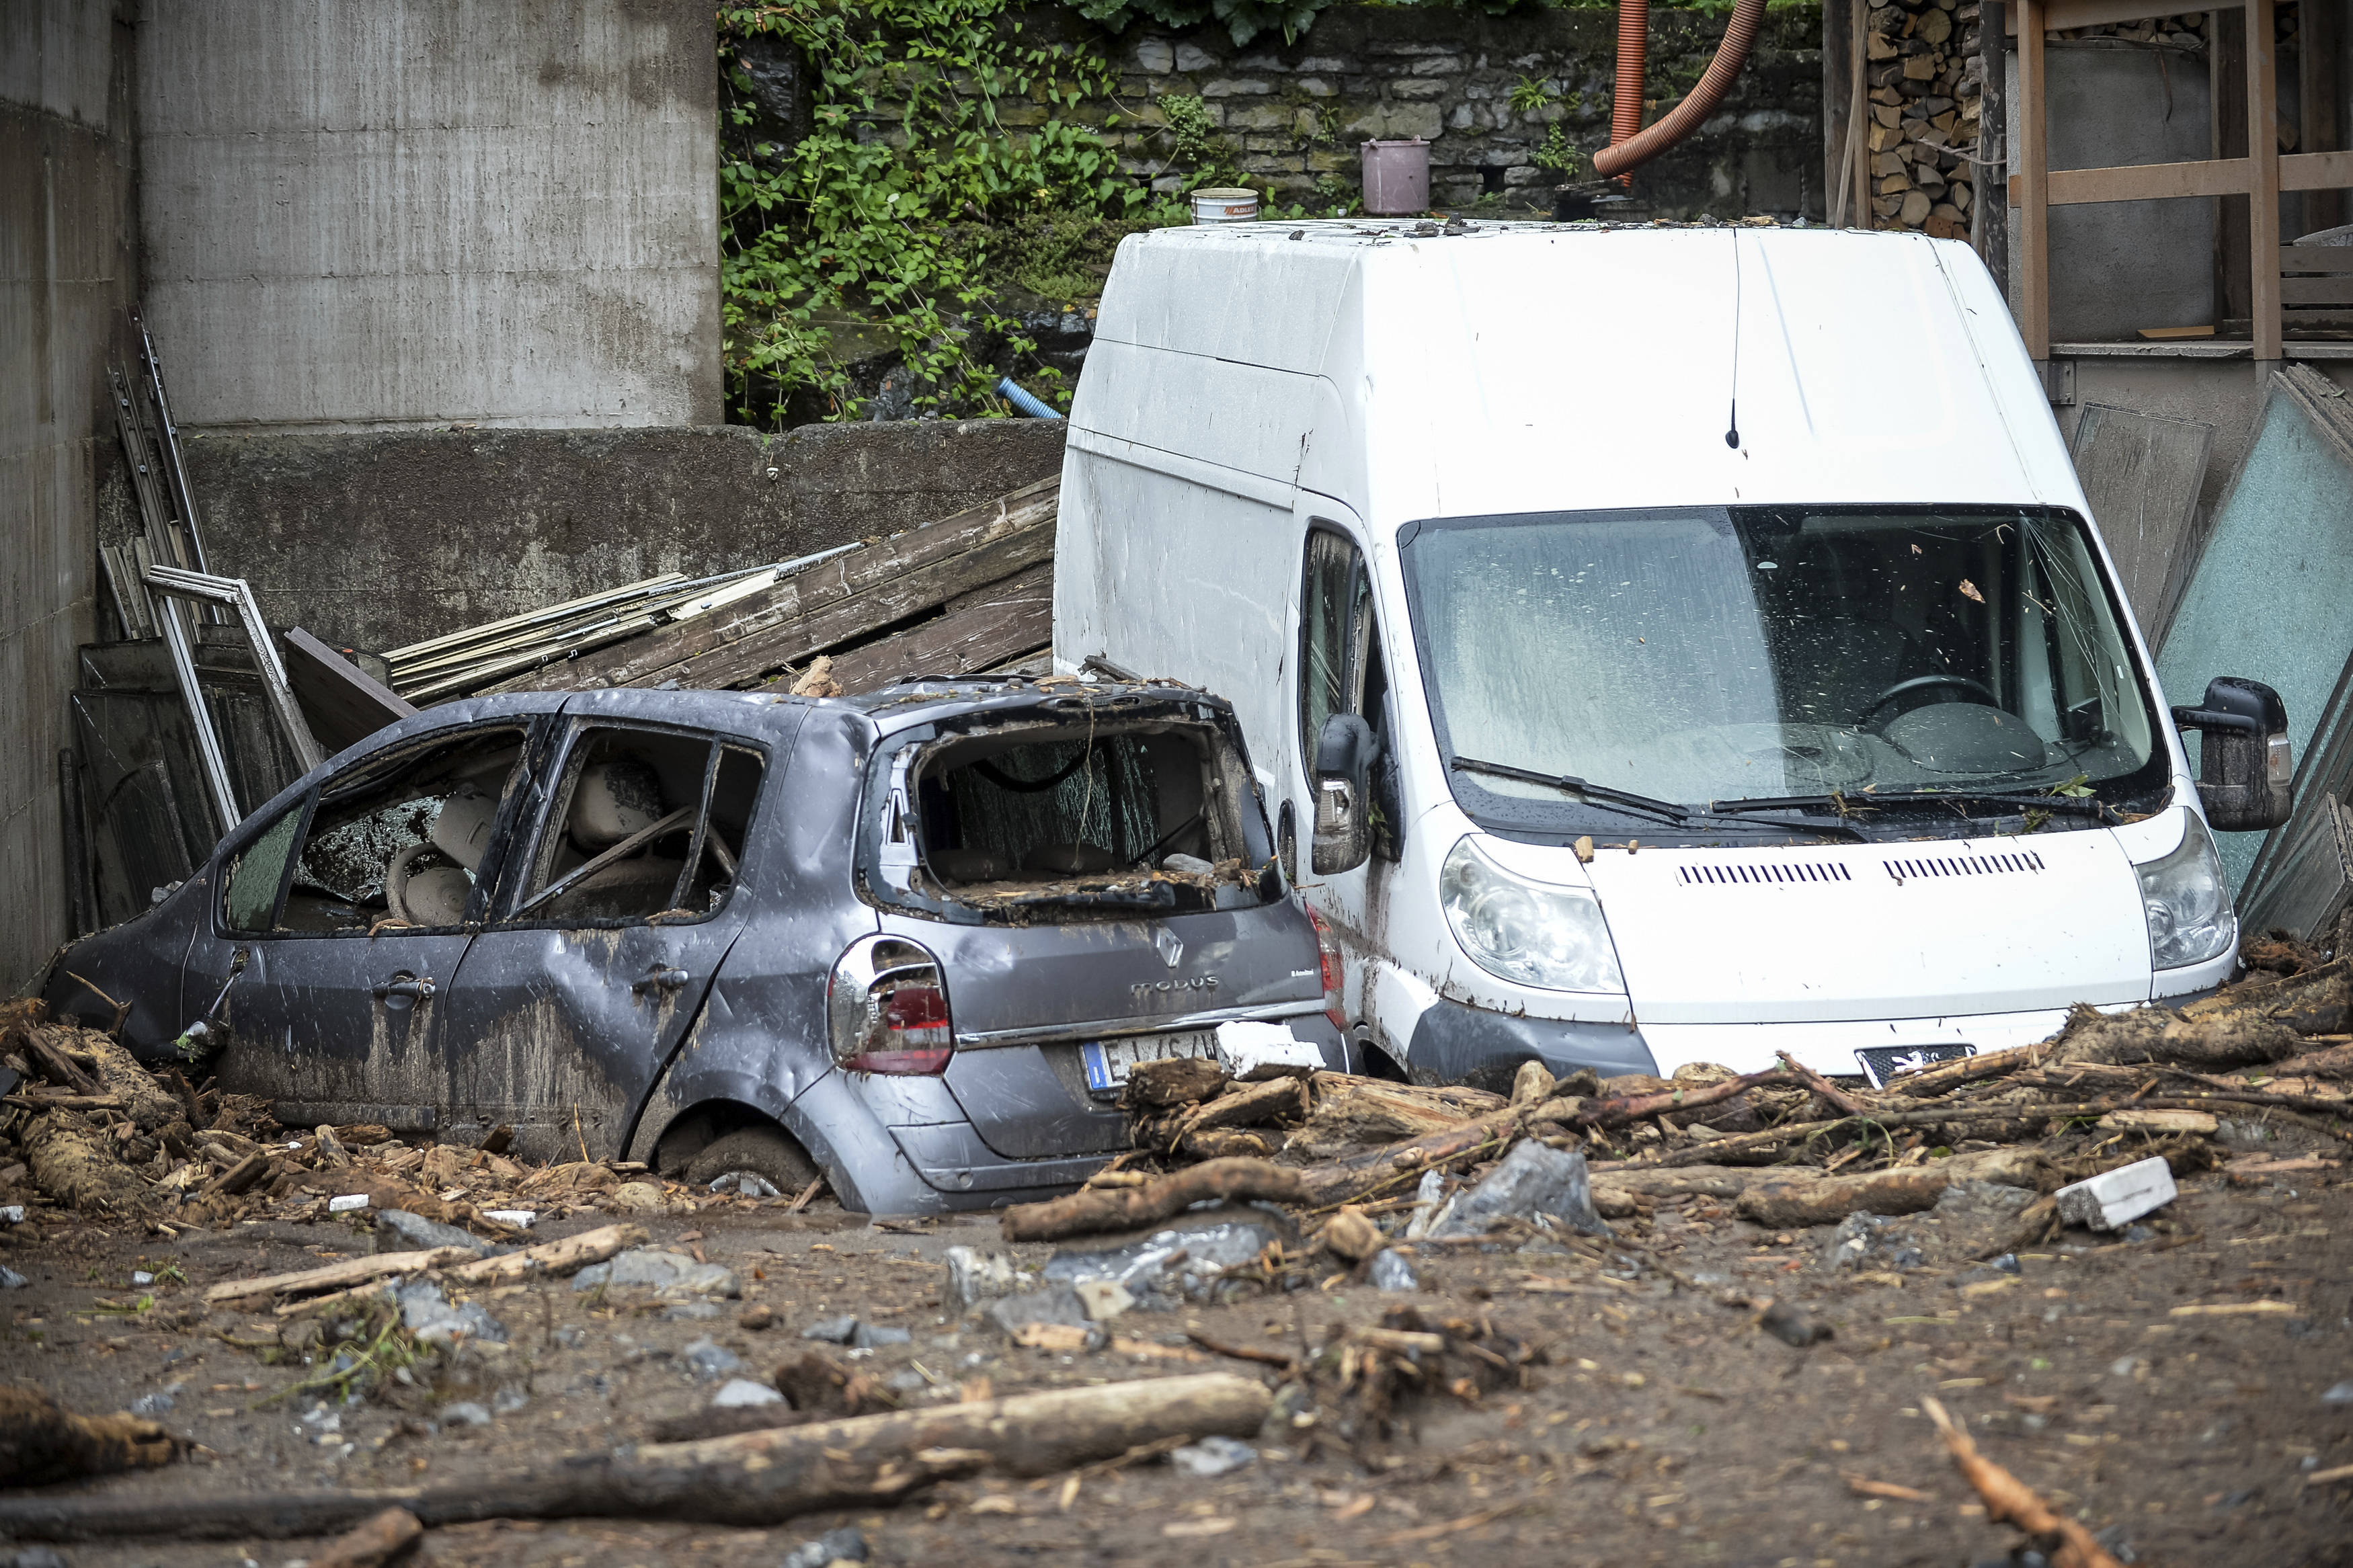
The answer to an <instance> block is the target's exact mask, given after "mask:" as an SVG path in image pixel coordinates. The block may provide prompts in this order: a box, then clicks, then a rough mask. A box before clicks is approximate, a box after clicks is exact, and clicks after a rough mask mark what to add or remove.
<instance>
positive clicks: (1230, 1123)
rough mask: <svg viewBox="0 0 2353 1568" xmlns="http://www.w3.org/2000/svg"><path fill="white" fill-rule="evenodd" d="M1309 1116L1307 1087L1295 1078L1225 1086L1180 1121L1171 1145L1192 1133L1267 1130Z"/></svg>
mask: <svg viewBox="0 0 2353 1568" xmlns="http://www.w3.org/2000/svg"><path fill="white" fill-rule="evenodd" d="M1306 1114H1307V1085H1306V1084H1305V1083H1304V1082H1303V1081H1302V1080H1300V1079H1295V1078H1271V1079H1266V1080H1265V1081H1264V1082H1261V1083H1244V1084H1232V1083H1229V1084H1228V1085H1227V1086H1226V1090H1225V1092H1224V1093H1223V1094H1220V1095H1219V1096H1218V1097H1217V1098H1216V1099H1215V1100H1203V1101H1201V1102H1200V1103H1199V1104H1198V1105H1196V1106H1195V1107H1193V1109H1191V1110H1187V1111H1186V1112H1185V1113H1184V1115H1182V1116H1181V1117H1179V1118H1177V1120H1176V1125H1175V1128H1174V1130H1173V1135H1172V1136H1171V1138H1170V1140H1169V1142H1170V1144H1171V1145H1172V1146H1174V1145H1175V1144H1177V1143H1181V1142H1184V1141H1185V1136H1186V1134H1187V1133H1189V1132H1206V1131H1208V1130H1210V1129H1211V1128H1216V1127H1264V1126H1266V1125H1268V1124H1269V1123H1271V1122H1277V1121H1295V1120H1298V1119H1299V1118H1302V1117H1304V1116H1305V1115H1306Z"/></svg>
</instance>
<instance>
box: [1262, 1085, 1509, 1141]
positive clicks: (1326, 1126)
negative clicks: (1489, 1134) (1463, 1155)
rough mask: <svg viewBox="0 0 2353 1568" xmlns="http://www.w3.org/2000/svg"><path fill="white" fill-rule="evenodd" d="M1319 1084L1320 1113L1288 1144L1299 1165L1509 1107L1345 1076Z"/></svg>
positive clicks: (1482, 1097) (1489, 1097) (1458, 1093)
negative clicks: (1305, 1161) (1300, 1160)
mask: <svg viewBox="0 0 2353 1568" xmlns="http://www.w3.org/2000/svg"><path fill="white" fill-rule="evenodd" d="M1314 1084H1315V1090H1316V1101H1315V1109H1314V1112H1313V1113H1312V1114H1310V1115H1309V1117H1308V1118H1307V1123H1306V1125H1305V1126H1303V1127H1302V1128H1300V1129H1299V1130H1298V1131H1295V1132H1293V1134H1292V1135H1291V1137H1290V1138H1289V1139H1288V1140H1287V1141H1286V1142H1284V1144H1283V1148H1284V1150H1285V1152H1288V1153H1290V1154H1292V1155H1293V1157H1295V1158H1299V1159H1305V1160H1330V1159H1335V1158H1337V1157H1338V1156H1340V1155H1341V1154H1344V1153H1345V1152H1347V1151H1349V1150H1351V1149H1364V1148H1368V1147H1371V1146H1374V1145H1377V1144H1382V1143H1394V1142H1398V1141H1399V1140H1400V1139H1406V1138H1419V1137H1421V1136H1422V1135H1424V1134H1426V1133H1430V1132H1443V1131H1449V1130H1450V1129H1452V1128H1456V1127H1460V1126H1461V1125H1462V1124H1463V1123H1464V1122H1465V1121H1470V1120H1471V1119H1472V1117H1475V1116H1481V1115H1484V1114H1486V1113H1487V1112H1490V1111H1493V1110H1501V1109H1503V1108H1504V1104H1505V1101H1504V1099H1503V1098H1502V1097H1501V1096H1499V1095H1493V1094H1488V1093H1486V1092H1484V1091H1483V1090H1480V1089H1419V1088H1415V1087H1413V1086H1411V1085H1409V1084H1402V1083H1388V1082H1385V1081H1383V1080H1382V1079H1370V1078H1353V1077H1349V1076H1347V1075H1345V1074H1341V1073H1323V1072H1319V1073H1317V1074H1316V1075H1315V1077H1314Z"/></svg>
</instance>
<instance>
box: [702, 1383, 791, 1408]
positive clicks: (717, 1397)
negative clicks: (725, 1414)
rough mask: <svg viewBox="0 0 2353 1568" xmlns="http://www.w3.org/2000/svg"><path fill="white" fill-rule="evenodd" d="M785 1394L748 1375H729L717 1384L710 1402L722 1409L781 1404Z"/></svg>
mask: <svg viewBox="0 0 2353 1568" xmlns="http://www.w3.org/2000/svg"><path fill="white" fill-rule="evenodd" d="M784 1402H785V1396H784V1395H783V1394H778V1393H777V1392H776V1390H775V1389H773V1388H770V1387H769V1386H768V1385H767V1384H765V1383H754V1382H753V1381H752V1380H751V1379H750V1378H748V1377H731V1378H729V1379H728V1380H727V1381H726V1382H725V1383H723V1384H720V1385H719V1392H718V1393H716V1394H712V1396H711V1403H712V1404H713V1405H717V1406H718V1407H719V1408H720V1409H722V1410H744V1409H749V1408H751V1407H752V1406H754V1405H782V1404H783V1403H784Z"/></svg>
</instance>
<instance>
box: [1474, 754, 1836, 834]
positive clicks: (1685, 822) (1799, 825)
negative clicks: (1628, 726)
mask: <svg viewBox="0 0 2353 1568" xmlns="http://www.w3.org/2000/svg"><path fill="white" fill-rule="evenodd" d="M1452 765H1453V766H1455V767H1458V768H1461V769H1462V770H1463V771H1464V772H1465V773H1493V774H1494V775H1495V776H1496V777H1497V778H1503V779H1517V780H1519V781H1520V782H1521V783H1522V784H1543V785H1545V786H1546V787H1547V788H1551V789H1556V790H1558V791H1560V792H1561V793H1562V794H1563V795H1583V796H1584V797H1585V798H1586V799H1588V800H1590V801H1595V802H1599V804H1601V805H1607V806H1610V807H1612V808H1614V809H1616V810H1620V811H1629V812H1638V813H1641V815H1643V816H1650V817H1652V818H1654V819H1656V820H1658V821H1660V822H1664V823H1668V824H1670V825H1672V826H1676V827H1688V826H1691V824H1692V821H1693V819H1694V818H1696V817H1718V816H1725V815H1726V814H1725V813H1724V812H1720V811H1717V810H1715V808H1713V807H1708V808H1705V809H1694V808H1693V807H1691V806H1687V805H1676V804H1675V803H1674V802H1672V801H1671V800H1659V799H1656V798H1655V797H1653V796H1651V795H1636V794H1634V793H1632V792H1631V791H1630V790H1622V789H1611V788H1610V787H1609V785H1607V784H1588V783H1587V782H1586V781H1585V780H1583V779H1581V778H1578V777H1577V776H1576V775H1575V774H1574V773H1539V772H1537V771H1536V770H1535V769H1534V768H1515V767H1513V766H1512V765H1511V764H1510V763H1489V762H1482V761H1481V760H1480V759H1479V758H1477V757H1456V758H1454V759H1453V763H1452ZM1753 820H1754V824H1755V826H1758V827H1786V828H1788V829H1789V830H1790V831H1792V832H1794V833H1816V834H1820V833H1834V834H1843V835H1844V836H1845V837H1849V838H1852V839H1855V840H1857V841H1858V842H1860V841H1862V839H1863V835H1862V833H1861V832H1859V831H1858V830H1856V829H1855V828H1854V827H1852V826H1849V825H1848V824H1846V823H1843V822H1781V821H1777V820H1774V819H1772V818H1769V817H1757V818H1755V819H1753Z"/></svg>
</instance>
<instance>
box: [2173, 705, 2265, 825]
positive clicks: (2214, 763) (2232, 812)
mask: <svg viewBox="0 0 2353 1568" xmlns="http://www.w3.org/2000/svg"><path fill="white" fill-rule="evenodd" d="M2173 722H2174V726H2175V727H2176V728H2177V729H2181V730H2196V731H2200V732H2201V733H2202V734H2203V735H2204V736H2205V742H2204V744H2202V745H2201V746H2200V747H2199V763H2198V798H2199V800H2200V802H2201V803H2202V804H2203V805H2205V807H2206V822H2207V825H2208V826H2211V827H2212V828H2214V829H2215V831H2217V832H2220V833H2255V832H2261V831H2263V830H2264V829H2266V828H2273V827H2277V826H2279V825H2280V824H2281V823H2283V822H2285V821H2286V820H2287V813H2288V796H2289V790H2290V787H2291V786H2292V785H2293V784H2295V757H2294V756H2293V754H2292V748H2291V747H2290V746H2289V744H2288V739H2287V704H2285V703H2284V702H2282V701H2281V700H2280V694H2279V693H2278V692H2276V691H2274V690H2273V689H2271V688H2270V687H2268V686H2265V685H2264V684H2263V682H2262V681H2260V680H2244V679H2240V678H2239V677H2237V676H2235V675H2222V676H2217V677H2215V678H2214V679H2212V680H2210V681H2208V682H2207V683H2206V701H2205V704H2204V706H2202V707H2198V708H2176V709H2175V710H2173Z"/></svg>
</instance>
